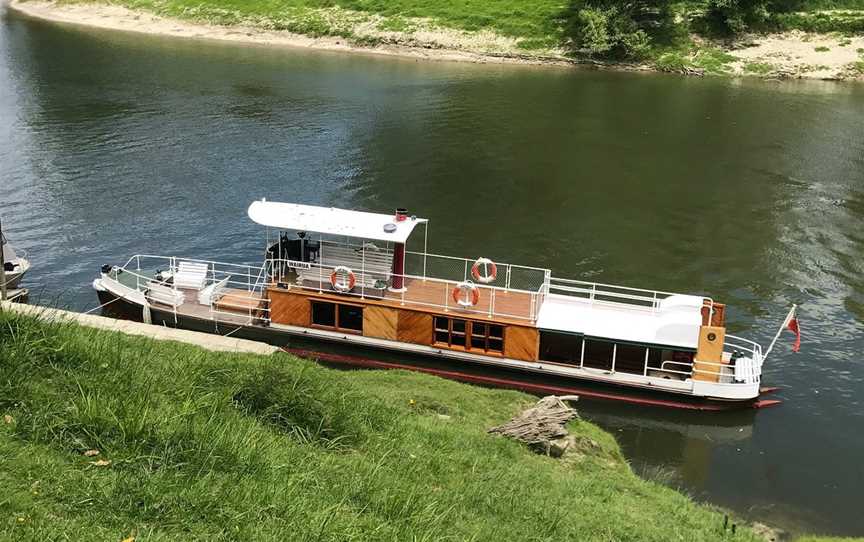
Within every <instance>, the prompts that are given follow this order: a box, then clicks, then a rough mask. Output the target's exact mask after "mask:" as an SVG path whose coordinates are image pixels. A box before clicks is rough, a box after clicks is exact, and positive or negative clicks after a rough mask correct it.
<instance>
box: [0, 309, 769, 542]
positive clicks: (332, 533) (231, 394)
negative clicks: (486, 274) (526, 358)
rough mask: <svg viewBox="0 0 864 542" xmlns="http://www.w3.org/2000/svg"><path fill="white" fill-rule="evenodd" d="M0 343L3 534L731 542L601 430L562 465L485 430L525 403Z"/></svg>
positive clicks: (261, 362) (315, 369)
mask: <svg viewBox="0 0 864 542" xmlns="http://www.w3.org/2000/svg"><path fill="white" fill-rule="evenodd" d="M0 342H2V349H0V415H3V416H11V419H7V420H6V422H5V423H4V422H3V421H2V419H0V458H2V459H0V460H2V462H3V465H2V468H0V539H5V540H12V539H14V540H53V539H59V538H67V537H68V538H69V539H73V540H111V539H115V540H119V539H120V538H122V537H124V536H126V535H129V534H136V535H137V539H138V540H143V539H148V540H163V539H181V538H182V539H185V540H188V539H204V538H206V539H235V540H249V539H256V540H266V539H273V540H276V539H283V538H286V537H287V538H291V539H298V540H305V539H315V540H360V539H362V540H412V539H414V540H433V539H434V540H446V539H450V540H658V541H659V540H662V541H668V540H687V541H690V540H720V539H721V538H723V537H722V536H721V532H720V528H721V524H722V521H723V516H722V515H721V514H719V513H717V512H714V511H712V510H710V509H709V508H707V507H705V506H699V505H696V504H694V503H693V502H691V501H690V500H689V499H688V498H687V497H685V496H683V495H681V494H679V493H676V492H675V491H672V490H671V489H667V488H664V487H662V486H659V485H657V484H655V483H651V482H646V481H643V480H640V479H639V478H637V477H636V476H635V475H633V474H632V473H631V471H630V470H629V468H628V467H627V466H626V464H625V463H624V462H623V460H622V459H621V456H620V453H619V451H618V448H617V446H616V444H615V442H614V440H613V439H612V438H611V437H610V436H609V435H607V434H605V433H603V432H602V431H600V430H599V429H597V428H596V427H594V426H592V425H590V424H588V423H585V422H578V421H577V422H575V423H574V424H573V425H572V428H571V430H572V431H573V432H574V433H575V434H578V435H580V436H581V437H582V438H583V442H584V449H585V453H584V454H583V455H582V456H581V459H572V460H569V461H567V462H564V463H562V462H560V461H557V460H553V459H550V458H545V457H540V456H537V455H534V454H532V453H530V452H529V451H527V450H526V449H525V448H523V447H522V446H520V445H518V444H516V443H514V442H510V441H507V440H505V439H503V438H498V437H492V436H488V435H487V434H485V429H486V428H487V427H489V426H491V425H492V424H496V423H499V422H502V421H504V420H506V419H508V418H509V417H510V416H511V415H512V414H514V413H515V412H517V411H518V410H519V409H520V408H522V407H524V406H525V405H526V404H528V403H529V402H530V401H531V399H530V398H529V397H527V396H524V395H522V394H519V393H515V392H508V391H492V390H485V389H479V388H475V387H469V386H465V385H460V384H456V383H453V382H449V381H444V380H440V379H436V378H432V377H429V376H425V375H419V374H415V373H403V372H352V373H346V372H338V371H333V370H328V369H324V368H322V367H319V366H317V365H315V364H313V363H311V362H307V361H302V360H298V359H295V358H291V357H288V356H287V355H276V356H273V357H269V358H267V357H258V356H253V355H239V354H221V353H212V352H207V351H203V350H200V349H198V348H195V347H190V346H185V345H180V344H175V343H157V342H153V341H148V340H145V339H141V338H135V337H126V336H121V335H118V334H111V333H106V332H100V331H94V330H90V329H85V328H78V327H75V326H62V327H61V326H56V325H50V326H49V325H45V324H39V323H36V322H34V321H32V320H29V319H26V318H22V317H19V316H11V315H9V314H8V313H7V314H4V313H0ZM442 414H443V415H444V416H441V415H442ZM91 448H95V449H99V450H101V454H100V455H99V456H98V457H95V458H93V457H85V456H84V455H83V452H84V451H85V450H88V449H91ZM98 459H106V460H110V461H111V464H110V465H108V466H97V465H94V464H93V463H92V462H93V461H95V460H98ZM736 540H752V537H751V535H750V534H748V533H747V532H739V535H738V536H737V537H736Z"/></svg>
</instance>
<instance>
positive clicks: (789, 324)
mask: <svg viewBox="0 0 864 542" xmlns="http://www.w3.org/2000/svg"><path fill="white" fill-rule="evenodd" d="M797 308H798V307H792V310H791V311H789V316H787V317H786V322H784V323H783V327H785V328H786V329H788V330H789V331H791V332H792V333H794V334H795V344H793V345H792V351H793V352H798V351H799V350H801V326H800V325H799V324H798V315H797V314H796V309H797Z"/></svg>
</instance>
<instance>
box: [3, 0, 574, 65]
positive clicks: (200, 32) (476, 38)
mask: <svg viewBox="0 0 864 542" xmlns="http://www.w3.org/2000/svg"><path fill="white" fill-rule="evenodd" d="M8 7H9V8H10V9H12V10H14V11H16V12H18V13H21V14H24V15H27V16H30V17H34V18H38V19H42V20H46V21H51V22H56V23H63V24H74V25H81V26H88V27H92V28H104V29H110V30H122V31H128V32H139V33H143V34H158V35H163V36H172V37H178V38H189V39H204V40H219V41H230V42H239V43H250V44H257V45H265V46H276V47H296V48H304V49H315V50H324V51H342V52H352V53H363V54H373V55H387V56H400V57H407V58H414V59H423V60H439V61H459V62H474V63H507V64H543V65H562V66H563V65H573V64H576V62H574V61H572V60H568V59H566V58H563V57H559V58H556V57H555V56H530V55H525V54H519V53H518V52H517V51H515V50H514V49H515V41H513V40H511V41H513V43H508V42H507V41H505V40H506V38H502V37H500V36H496V35H494V34H491V33H488V34H486V35H483V34H479V35H470V36H469V35H468V33H465V32H458V31H452V32H450V31H439V32H426V33H424V34H421V35H420V36H419V37H412V40H411V41H412V43H411V45H401V44H398V43H385V44H381V45H375V46H370V47H364V46H357V45H353V44H351V43H349V42H348V41H347V40H346V39H344V38H338V37H310V36H305V35H302V34H294V33H291V32H287V31H270V30H264V29H261V28H255V27H251V26H231V27H227V26H216V25H209V24H200V23H191V22H186V21H180V20H177V19H169V18H164V17H160V16H158V15H154V14H151V13H147V12H139V11H133V10H130V9H127V8H124V7H121V6H113V5H104V4H55V3H53V2H46V1H43V0H32V1H31V0H10V1H9V3H8ZM469 37H470V38H473V39H469ZM447 44H453V45H454V46H455V47H447ZM473 49H478V50H473ZM488 50H493V51H495V52H492V53H490V52H487V51H488Z"/></svg>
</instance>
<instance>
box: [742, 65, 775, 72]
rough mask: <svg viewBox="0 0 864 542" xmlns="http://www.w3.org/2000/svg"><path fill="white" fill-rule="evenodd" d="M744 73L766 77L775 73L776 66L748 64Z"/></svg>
mask: <svg viewBox="0 0 864 542" xmlns="http://www.w3.org/2000/svg"><path fill="white" fill-rule="evenodd" d="M744 71H745V72H747V73H752V74H756V75H765V74H768V73H771V72H772V71H774V66H773V65H772V64H769V63H767V62H748V63H747V64H745V65H744Z"/></svg>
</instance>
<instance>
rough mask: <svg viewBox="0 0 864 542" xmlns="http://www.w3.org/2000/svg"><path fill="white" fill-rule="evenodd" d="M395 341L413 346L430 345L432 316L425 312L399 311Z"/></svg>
mask: <svg viewBox="0 0 864 542" xmlns="http://www.w3.org/2000/svg"><path fill="white" fill-rule="evenodd" d="M396 340H398V341H401V342H406V343H414V344H432V315H431V314H427V313H425V312H415V311H406V310H402V311H399V321H398V324H397V326H396Z"/></svg>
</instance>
